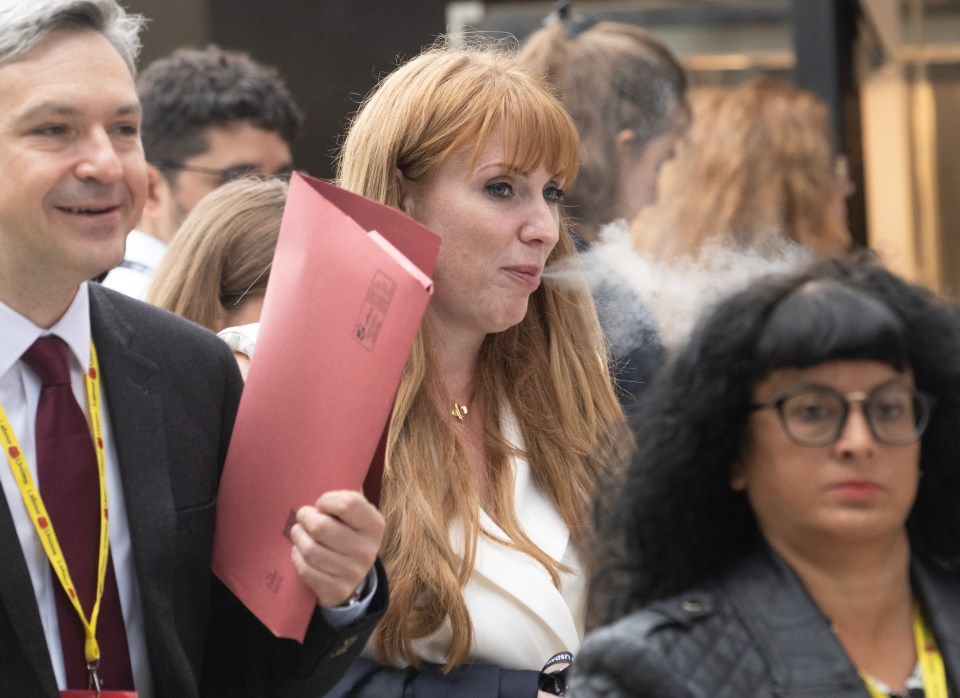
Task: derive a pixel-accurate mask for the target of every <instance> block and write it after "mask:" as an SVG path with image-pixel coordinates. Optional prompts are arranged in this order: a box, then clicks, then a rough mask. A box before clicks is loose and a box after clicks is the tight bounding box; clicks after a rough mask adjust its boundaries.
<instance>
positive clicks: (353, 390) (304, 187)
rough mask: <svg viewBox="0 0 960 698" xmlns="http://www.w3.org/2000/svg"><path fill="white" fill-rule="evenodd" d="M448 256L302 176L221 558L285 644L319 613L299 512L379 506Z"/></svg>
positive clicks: (416, 228) (279, 264)
mask: <svg viewBox="0 0 960 698" xmlns="http://www.w3.org/2000/svg"><path fill="white" fill-rule="evenodd" d="M439 247H440V240H439V238H438V237H437V236H436V235H435V234H433V233H432V232H430V231H429V230H427V229H426V228H424V227H423V226H421V225H420V224H419V223H417V222H416V221H414V220H412V219H411V218H408V217H407V216H405V215H404V214H403V213H401V212H400V211H397V210H395V209H392V208H389V207H387V206H383V205H381V204H378V203H375V202H373V201H370V200H367V199H364V198H362V197H360V196H357V195H355V194H351V193H349V192H347V191H344V190H342V189H339V188H337V187H334V186H333V185H330V184H327V183H325V182H322V181H320V180H317V179H313V178H310V177H304V176H301V175H299V174H295V175H294V176H293V179H292V181H291V184H290V192H289V194H288V198H287V204H286V208H285V209H284V216H283V222H282V225H281V228H280V237H279V241H278V244H277V251H276V254H275V256H274V261H273V267H272V269H271V272H270V283H269V285H268V288H267V295H266V300H265V302H264V309H263V315H262V317H261V325H260V332H259V337H258V340H257V351H256V355H255V358H254V360H253V362H252V364H251V367H250V373H249V376H248V378H247V383H246V387H245V388H244V393H243V398H242V400H241V402H240V410H239V413H238V415H237V421H236V425H235V427H234V431H233V436H232V439H231V442H230V448H229V452H228V454H227V461H226V466H225V468H224V473H223V477H222V480H221V484H220V491H219V495H218V503H217V523H216V535H215V537H214V550H213V571H214V573H215V574H216V575H217V576H218V577H219V578H220V579H221V580H222V581H223V582H224V584H226V585H227V587H229V588H230V589H231V590H232V591H233V592H234V593H235V594H236V595H237V597H238V598H239V599H240V600H241V601H242V602H243V603H244V604H245V605H246V606H247V607H248V608H249V609H250V610H251V611H252V612H253V613H254V614H255V615H256V616H257V617H258V618H259V619H260V620H261V621H262V622H263V623H264V625H266V626H267V628H269V629H270V630H271V631H272V632H273V633H274V634H275V635H277V636H279V637H288V638H293V639H296V640H299V641H302V640H303V637H304V635H305V633H306V629H307V625H308V623H309V621H310V617H311V615H312V613H313V611H314V609H315V607H316V603H317V600H316V598H315V597H314V595H313V594H312V593H311V592H310V591H309V590H308V589H307V588H306V587H304V586H303V585H301V584H300V582H299V580H298V579H297V576H296V572H295V570H294V567H293V563H292V562H291V557H290V549H291V543H290V539H289V531H290V528H291V527H292V525H293V523H294V520H295V516H296V511H297V509H298V508H299V507H300V506H302V505H305V504H313V503H314V502H316V500H317V498H318V497H319V496H320V495H321V494H322V493H324V492H327V491H330V490H338V489H360V487H361V486H362V485H363V484H364V481H365V480H367V486H366V487H365V490H366V491H367V492H368V497H369V496H371V494H372V495H373V496H374V497H375V496H376V493H378V492H379V473H380V472H382V467H383V463H382V459H383V450H384V449H383V447H384V444H385V435H386V428H387V423H388V420H389V417H390V412H391V409H392V407H393V400H394V397H395V395H396V391H397V388H398V386H399V383H400V377H401V375H402V372H403V367H404V365H405V363H406V360H407V357H408V355H409V352H410V348H411V346H412V344H413V340H414V337H415V336H416V332H417V329H418V327H419V324H420V321H421V319H422V317H423V313H424V311H425V310H426V306H427V303H428V301H429V299H430V296H431V294H432V291H433V285H432V282H431V280H430V278H429V275H430V274H431V273H432V272H433V265H434V262H435V260H436V256H437V252H438V250H439ZM378 446H379V448H378Z"/></svg>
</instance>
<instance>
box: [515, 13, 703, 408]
mask: <svg viewBox="0 0 960 698" xmlns="http://www.w3.org/2000/svg"><path fill="white" fill-rule="evenodd" d="M520 59H521V61H522V62H523V63H524V65H526V66H527V67H528V68H530V69H531V70H532V71H533V72H534V73H536V74H537V75H540V76H542V77H543V78H545V79H546V80H547V81H548V82H549V83H550V84H551V85H552V87H553V89H554V90H556V93H557V95H558V96H559V98H560V99H561V101H562V102H563V104H564V106H565V107H566V108H567V110H568V111H569V112H570V115H571V116H572V117H573V120H574V122H575V123H576V124H577V127H578V129H579V131H580V138H581V141H582V142H581V146H580V162H581V168H580V174H579V175H578V177H577V181H576V183H575V184H574V186H573V187H571V188H570V191H569V194H568V196H567V197H566V203H567V205H568V208H569V211H570V214H571V221H572V229H573V232H574V241H575V243H576V245H577V248H578V249H579V250H580V251H581V252H583V253H586V252H588V251H589V250H590V248H591V245H592V243H594V242H596V241H597V239H598V237H599V234H600V229H601V227H602V226H603V225H605V224H607V223H610V222H612V221H615V220H619V219H627V220H629V219H631V218H633V217H634V216H636V215H637V213H638V212H639V211H641V210H643V209H644V208H646V207H647V206H649V205H651V204H653V203H654V202H655V201H656V200H657V192H658V184H657V182H658V179H659V176H660V169H661V167H662V166H663V165H664V163H665V162H667V161H668V160H669V159H670V158H672V157H673V153H674V144H675V142H676V141H677V139H678V138H679V137H680V135H681V134H682V133H683V131H684V130H685V129H686V127H687V124H688V122H689V120H690V108H689V105H688V104H687V99H686V77H685V75H684V72H683V69H682V68H681V66H680V64H679V63H678V62H677V60H676V58H674V56H673V54H671V53H670V51H669V50H668V49H667V47H666V46H664V45H663V44H662V43H660V42H659V41H658V40H657V39H655V38H654V37H653V36H651V35H650V34H648V33H647V32H646V31H644V30H643V29H641V28H640V27H637V26H634V25H631V24H621V23H619V22H597V21H594V20H590V19H584V18H581V17H576V16H572V15H571V14H570V11H569V5H567V6H565V7H561V8H560V10H558V11H557V13H556V15H555V17H554V18H553V21H551V22H550V23H549V24H548V25H547V26H545V27H544V28H542V29H539V30H538V31H535V32H534V33H533V34H531V35H530V37H529V38H527V40H526V41H525V42H524V45H523V49H522V50H521V52H520ZM582 261H583V264H584V269H585V271H586V272H587V276H588V278H589V282H590V288H591V291H592V292H593V297H594V299H595V301H596V306H597V312H598V313H599V316H600V325H601V327H603V330H604V333H605V335H606V339H607V342H608V344H609V348H610V356H611V364H612V366H613V368H614V377H615V379H616V382H617V389H618V396H619V398H620V402H621V404H622V405H623V407H624V410H625V411H626V412H628V413H632V412H634V411H636V409H638V406H639V403H640V401H641V397H642V393H643V391H644V389H645V387H646V384H647V382H648V380H649V378H650V376H651V375H652V374H653V372H654V371H655V370H656V368H657V366H658V365H659V364H660V360H661V356H662V352H663V346H662V343H661V341H660V337H659V335H658V330H657V327H656V323H655V322H654V320H653V318H652V316H651V315H650V313H649V312H648V311H647V309H646V306H645V305H644V303H643V302H642V301H641V300H640V298H638V297H637V296H636V295H635V294H633V293H631V292H630V291H628V290H627V289H626V288H625V287H624V286H623V285H619V284H617V283H616V282H615V281H614V279H615V278H616V274H615V273H614V272H613V270H612V269H610V268H609V266H607V265H606V264H603V263H601V262H600V260H599V259H598V258H597V256H596V255H585V256H584V258H583V260H582Z"/></svg>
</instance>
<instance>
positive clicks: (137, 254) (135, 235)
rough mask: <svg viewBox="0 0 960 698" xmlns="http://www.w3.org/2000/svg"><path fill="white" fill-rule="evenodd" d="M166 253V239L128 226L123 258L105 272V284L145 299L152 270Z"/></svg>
mask: <svg viewBox="0 0 960 698" xmlns="http://www.w3.org/2000/svg"><path fill="white" fill-rule="evenodd" d="M166 253H167V243H165V242H162V241H161V240H158V239H157V238H155V237H153V236H152V235H147V234H146V233H144V232H141V231H139V230H131V231H130V234H129V235H127V247H126V251H124V253H123V261H122V262H120V264H119V266H117V267H115V268H114V269H111V270H110V272H109V273H108V274H107V276H106V278H105V279H104V280H103V285H104V287H105V288H111V289H113V290H114V291H119V292H120V293H123V294H125V295H127V296H130V297H132V298H136V299H137V300H141V301H142V300H146V298H147V293H148V292H149V290H150V282H151V281H152V280H153V272H154V271H156V269H157V267H158V266H160V262H161V261H162V260H163V256H164V255H165V254H166Z"/></svg>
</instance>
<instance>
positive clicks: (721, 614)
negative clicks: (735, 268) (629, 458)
mask: <svg viewBox="0 0 960 698" xmlns="http://www.w3.org/2000/svg"><path fill="white" fill-rule="evenodd" d="M958 357H960V331H958V327H957V325H956V323H955V322H954V321H953V320H952V318H951V316H950V310H949V309H948V307H947V306H946V304H944V303H942V302H941V301H939V300H937V299H935V298H934V297H932V295H931V294H930V293H928V292H926V291H924V290H922V289H920V288H917V287H914V286H910V285H909V284H907V283H906V282H904V281H901V280H900V279H898V278H896V277H895V276H893V275H892V274H890V273H889V272H887V271H885V270H883V269H882V268H881V267H880V266H879V265H877V264H876V263H875V262H874V261H873V260H872V259H871V258H870V257H868V256H864V255H861V256H858V257H854V258H852V259H848V260H845V261H835V260H827V261H824V262H821V263H819V264H818V265H816V266H813V267H811V268H809V269H808V270H806V271H805V272H802V273H800V274H798V275H794V276H781V277H771V278H768V279H766V280H764V281H762V282H758V283H755V284H754V285H752V286H751V287H750V288H748V289H747V290H745V291H742V292H741V293H738V294H736V295H735V296H733V297H732V298H730V299H729V300H726V301H724V302H722V303H721V304H720V305H719V306H718V307H717V308H716V310H715V311H714V312H712V313H710V314H709V315H708V316H707V317H706V318H705V319H704V320H703V322H702V323H701V324H700V325H699V326H698V328H697V329H696V331H695V332H694V335H693V337H692V338H691V340H690V342H689V343H688V345H687V346H686V347H684V348H683V349H682V350H681V351H680V353H679V354H678V355H677V356H676V358H675V360H674V361H673V362H672V363H671V364H670V365H669V367H668V368H666V369H665V370H664V371H663V372H662V373H661V374H660V375H659V376H658V378H657V380H655V382H654V385H653V386H651V389H650V393H649V401H648V402H646V403H645V405H644V407H645V409H644V412H643V413H642V415H641V416H642V417H643V421H642V422H641V430H640V433H639V435H638V451H637V454H636V457H635V459H634V461H633V464H632V466H631V467H630V469H629V473H628V475H627V477H626V481H625V482H624V484H623V487H622V488H621V489H620V490H619V491H617V492H616V493H615V494H613V495H612V497H611V499H612V501H611V502H610V503H609V505H608V506H605V507H603V508H602V510H603V511H604V516H603V517H602V518H601V521H600V524H599V531H600V533H599V535H598V538H599V539H600V540H602V541H609V542H610V544H609V545H608V546H607V547H606V552H607V555H606V556H605V557H606V561H605V563H604V564H602V565H601V566H600V567H599V569H598V570H597V576H596V581H597V584H596V588H595V589H594V595H593V596H592V598H593V600H594V602H595V604H596V608H597V610H598V611H599V613H600V615H601V618H602V619H603V620H604V622H608V623H610V625H607V626H606V627H602V628H600V629H598V630H596V631H595V632H594V633H592V634H591V635H590V636H589V637H588V639H587V642H586V643H585V645H584V647H583V650H582V651H581V653H580V654H579V655H578V657H577V661H576V664H575V665H574V671H573V677H572V685H571V691H570V695H574V696H578V697H583V696H657V697H658V698H662V697H665V696H681V695H683V696H686V695H707V694H709V695H714V696H745V695H773V694H782V695H791V696H795V695H830V696H851V697H852V696H867V695H872V696H883V695H891V696H892V695H905V694H906V691H907V690H908V689H909V690H910V695H915V694H917V695H925V696H927V697H928V698H929V697H932V696H946V695H947V694H948V691H949V693H950V694H952V693H953V692H954V691H955V690H956V686H957V682H958V680H960V649H958V648H960V645H958V643H957V637H958V636H957V627H958V626H957V624H958V622H960V591H958V589H960V586H958V579H957V574H956V567H955V565H956V562H957V560H958V556H960V538H958V536H957V535H956V531H957V530H958V523H960V521H958V510H957V508H956V506H955V504H956V501H957V497H958V495H960V474H958V471H957V468H956V463H957V462H958V457H960V441H958V440H957V435H956V433H957V430H956V424H957V419H958V417H960V359H958ZM618 619H619V620H618ZM918 684H922V689H923V690H922V691H921V692H920V693H915V691H916V689H917V687H918Z"/></svg>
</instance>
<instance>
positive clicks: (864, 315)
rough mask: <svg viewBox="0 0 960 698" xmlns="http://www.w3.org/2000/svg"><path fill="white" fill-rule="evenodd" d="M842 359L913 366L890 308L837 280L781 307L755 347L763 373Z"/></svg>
mask: <svg viewBox="0 0 960 698" xmlns="http://www.w3.org/2000/svg"><path fill="white" fill-rule="evenodd" d="M842 359H852V360H858V359H862V360H870V361H880V362H883V363H886V364H889V365H890V366H892V367H894V368H895V369H896V370H898V371H902V370H905V369H906V368H908V367H909V365H910V360H909V352H908V343H907V337H906V329H905V327H904V325H903V322H902V321H901V320H900V318H899V317H897V315H895V314H894V313H893V311H892V310H890V309H889V308H888V307H886V306H885V305H883V304H882V303H880V302H879V301H878V300H876V299H875V298H872V297H870V296H868V295H866V294H864V293H862V292H860V291H857V290H854V289H851V288H849V287H847V286H844V285H842V284H840V283H837V282H835V281H831V280H828V281H820V282H816V283H814V284H809V285H807V286H804V287H801V288H799V289H797V290H796V291H794V292H793V293H791V294H790V295H789V296H788V297H787V298H785V299H784V300H783V301H782V302H780V303H779V304H778V305H777V307H776V308H775V309H774V311H773V312H772V313H771V315H770V318H769V319H768V320H767V323H766V327H765V328H764V330H763V334H762V335H761V337H760V341H759V342H758V343H757V350H756V356H755V361H756V363H757V366H758V368H759V369H760V370H761V374H766V373H769V372H771V371H774V370H777V369H780V368H804V367H807V366H814V365H816V364H820V363H823V362H825V361H834V360H842Z"/></svg>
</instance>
